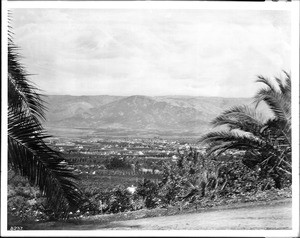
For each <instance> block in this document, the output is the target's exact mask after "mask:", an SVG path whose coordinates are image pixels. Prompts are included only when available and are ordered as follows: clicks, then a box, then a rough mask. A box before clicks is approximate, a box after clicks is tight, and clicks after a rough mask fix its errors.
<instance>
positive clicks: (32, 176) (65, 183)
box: [8, 111, 82, 215]
mask: <svg viewBox="0 0 300 238" xmlns="http://www.w3.org/2000/svg"><path fill="white" fill-rule="evenodd" d="M47 137H49V136H48V135H46V134H45V132H44V131H43V129H42V127H41V126H40V125H39V124H36V122H35V121H32V119H31V117H28V116H27V115H26V114H25V113H21V114H17V115H16V114H15V113H14V112H13V111H9V115H8V161H9V163H10V164H11V166H12V167H13V168H14V169H15V170H16V171H18V172H19V173H20V174H21V175H22V176H25V177H27V178H28V179H29V182H30V183H31V184H33V185H37V186H38V187H39V188H40V190H41V191H42V192H43V193H44V194H45V195H46V197H47V199H48V203H49V205H50V206H51V207H52V208H53V210H54V212H56V213H62V214H64V215H66V214H67V211H68V210H70V209H72V208H75V207H78V206H79V205H80V203H81V201H82V194H81V192H80V189H79V188H78V187H77V185H76V183H75V180H76V176H75V175H74V174H73V172H72V170H70V169H69V168H68V167H67V164H66V163H62V162H63V161H64V159H63V157H62V156H61V154H60V153H58V152H56V151H54V150H52V149H51V148H49V147H48V146H47V145H46V144H45V143H44V141H43V140H44V139H45V138H47Z"/></svg>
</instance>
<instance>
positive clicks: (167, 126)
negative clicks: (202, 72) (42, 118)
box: [45, 95, 252, 137]
mask: <svg viewBox="0 0 300 238" xmlns="http://www.w3.org/2000/svg"><path fill="white" fill-rule="evenodd" d="M45 100H46V102H47V106H48V112H47V114H46V118H47V121H46V124H45V126H46V127H47V129H48V130H49V131H51V130H56V132H58V131H61V132H63V133H68V132H69V133H70V132H71V131H72V130H73V133H74V135H76V134H77V133H79V134H80V135H81V136H82V134H81V133H82V130H85V131H86V133H89V134H92V135H102V136H144V137H151V136H166V137H167V136H185V137H194V136H197V137H199V136H200V134H202V133H205V132H207V131H208V130H211V129H212V128H211V126H210V122H211V120H212V119H214V118H215V117H216V116H218V115H219V114H220V113H221V112H222V111H224V110H226V109H229V108H231V107H233V106H236V105H249V104H252V99H251V98H221V97H193V96H155V97H150V96H141V95H134V96H128V97H127V96H109V95H100V96H68V95H50V96H47V98H46V99H45ZM66 129H68V130H66ZM76 130H77V131H76ZM77 136H79V135H77Z"/></svg>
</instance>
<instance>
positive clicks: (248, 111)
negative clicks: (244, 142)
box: [211, 106, 264, 136]
mask: <svg viewBox="0 0 300 238" xmlns="http://www.w3.org/2000/svg"><path fill="white" fill-rule="evenodd" d="M211 123H212V124H213V125H214V126H223V125H226V126H228V127H229V128H230V130H235V129H238V130H242V131H245V132H247V131H249V132H251V133H252V134H254V135H256V136H259V135H260V133H259V132H260V130H261V128H262V127H263V126H264V119H263V117H262V115H261V114H259V113H258V112H256V111H255V110H254V109H252V108H250V107H248V106H236V107H233V108H231V109H229V110H226V111H225V112H223V113H222V114H221V115H220V116H218V117H216V118H215V119H214V120H213V121H212V122H211Z"/></svg>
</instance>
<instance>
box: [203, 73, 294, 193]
mask: <svg viewBox="0 0 300 238" xmlns="http://www.w3.org/2000/svg"><path fill="white" fill-rule="evenodd" d="M284 73H285V78H284V79H279V78H275V80H273V81H272V80H270V79H267V78H265V77H263V76H258V80H257V82H259V83H263V84H264V85H265V86H266V87H263V88H261V89H260V90H259V91H258V92H257V93H256V95H255V97H254V103H255V104H256V105H255V106H254V107H250V106H236V107H233V108H231V109H229V110H226V111H224V112H223V113H222V114H221V115H220V116H218V117H217V118H215V119H214V120H213V121H212V125H214V126H223V127H225V129H222V130H220V131H215V132H210V133H208V134H206V135H204V136H203V137H202V138H201V139H200V141H201V142H202V143H203V144H206V145H207V146H208V148H209V153H210V154H211V153H216V154H221V153H223V152H225V151H230V152H234V151H243V152H245V155H244V158H243V162H244V164H245V165H247V166H248V167H249V168H252V169H257V168H259V171H260V174H261V175H263V176H270V177H272V178H273V179H274V181H275V185H276V187H277V188H281V187H282V182H283V178H286V180H288V181H291V177H292V176H291V175H292V167H291V78H290V75H289V74H288V73H286V72H284ZM262 102H264V103H265V104H266V105H267V106H268V108H269V109H270V111H271V112H272V116H271V117H270V118H265V117H264V116H263V114H261V113H259V112H258V110H257V107H258V105H259V104H261V103H262Z"/></svg>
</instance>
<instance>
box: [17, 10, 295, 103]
mask: <svg viewBox="0 0 300 238" xmlns="http://www.w3.org/2000/svg"><path fill="white" fill-rule="evenodd" d="M12 15H13V21H12V26H13V30H14V32H15V36H14V41H15V43H16V44H17V45H18V46H19V47H20V49H21V50H20V53H21V55H22V56H23V57H24V58H22V62H23V64H24V66H25V67H26V69H27V70H28V72H29V73H31V74H35V76H31V77H30V79H31V81H32V82H34V83H35V84H36V85H37V86H38V87H39V88H40V89H41V90H43V93H45V94H47V95H79V96H80V95H121V96H130V95H147V96H160V95H189V96H215V97H244V98H245V97H252V96H253V95H254V93H255V92H256V91H257V89H258V88H259V87H260V86H261V85H260V84H257V83H255V80H256V76H257V75H263V76H266V77H274V76H279V75H280V74H282V70H287V71H288V72H289V71H290V64H291V62H290V55H291V52H290V47H291V45H290V41H291V37H290V15H289V13H288V12H285V11H262V10H260V11H256V10H249V11H248V10H247V11H246V10H242V11H238V12H236V11H233V10H222V11H218V10H200V9H195V10H179V9H177V10H176V9H175V10H174V9H173V10H151V9H149V10H146V9H143V10H124V9H123V10H116V9H115V10H109V9H105V10H103V9H93V10H91V9H13V11H12Z"/></svg>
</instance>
